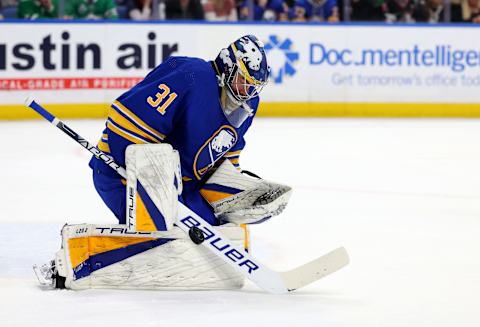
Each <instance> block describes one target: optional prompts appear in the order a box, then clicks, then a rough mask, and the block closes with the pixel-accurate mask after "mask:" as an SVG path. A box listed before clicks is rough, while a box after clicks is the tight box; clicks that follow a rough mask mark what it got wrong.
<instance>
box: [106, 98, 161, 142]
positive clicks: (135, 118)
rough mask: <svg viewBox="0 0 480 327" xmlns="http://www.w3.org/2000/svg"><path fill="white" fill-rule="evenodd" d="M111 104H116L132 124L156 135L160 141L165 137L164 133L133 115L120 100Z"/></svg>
mask: <svg viewBox="0 0 480 327" xmlns="http://www.w3.org/2000/svg"><path fill="white" fill-rule="evenodd" d="M113 105H114V106H116V109H118V110H120V111H121V112H122V113H123V114H124V115H126V116H128V118H130V120H131V121H132V122H133V123H134V124H136V125H138V126H140V127H141V128H143V129H144V130H146V131H148V132H149V133H151V134H153V135H154V136H156V137H158V138H159V139H160V141H163V140H164V139H165V135H164V134H162V133H160V132H158V131H156V130H155V129H153V128H152V127H150V126H148V125H147V124H146V123H145V122H144V121H143V120H141V119H140V118H138V117H137V115H135V114H134V113H133V112H132V111H130V110H129V109H128V108H127V107H125V106H124V105H123V104H121V103H120V102H118V101H115V102H114V103H113Z"/></svg>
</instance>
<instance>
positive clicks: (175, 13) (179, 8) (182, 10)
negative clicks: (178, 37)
mask: <svg viewBox="0 0 480 327" xmlns="http://www.w3.org/2000/svg"><path fill="white" fill-rule="evenodd" d="M165 15H166V18H167V19H204V18H205V14H204V12H203V6H202V2H201V1H200V0H165Z"/></svg>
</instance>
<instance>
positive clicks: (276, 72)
mask: <svg viewBox="0 0 480 327" xmlns="http://www.w3.org/2000/svg"><path fill="white" fill-rule="evenodd" d="M292 45H293V43H292V41H291V40H290V39H288V38H287V39H285V40H283V41H281V40H280V39H279V38H278V37H277V36H276V35H270V37H269V40H268V42H265V52H266V53H267V54H268V53H270V54H269V58H268V59H269V61H270V59H272V60H271V65H270V66H271V69H272V70H271V77H272V79H273V81H274V83H275V84H281V83H282V82H283V78H284V77H285V76H293V75H295V73H296V72H297V71H296V69H295V67H294V63H295V62H296V61H298V58H299V54H298V52H296V51H293V50H291V47H292Z"/></svg>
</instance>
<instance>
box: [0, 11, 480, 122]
mask: <svg viewBox="0 0 480 327" xmlns="http://www.w3.org/2000/svg"><path fill="white" fill-rule="evenodd" d="M250 33H254V34H256V35H257V36H258V37H259V38H260V39H261V40H262V41H263V42H264V43H265V44H266V49H267V50H268V54H267V55H268V58H269V60H270V65H271V67H272V78H271V80H270V84H269V86H268V87H267V88H265V91H264V93H263V94H262V103H261V107H260V110H259V115H260V116H333V117H348V116H350V117H362V116H367V117H427V116H428V117H478V116H480V92H478V91H477V90H478V87H479V86H480V74H479V70H480V48H479V47H478V45H477V44H476V43H475V42H472V41H474V40H477V39H478V38H479V36H480V29H479V28H478V27H477V26H476V25H475V24H472V25H465V24H457V25H456V24H436V25H429V24H418V23H417V24H415V25H413V24H412V25H410V24H404V25H398V24H397V25H384V24H363V23H340V24H318V23H297V24H289V23H280V22H276V23H255V24H254V23H208V22H198V21H197V22H194V21H187V22H182V23H172V22H170V21H168V22H164V21H162V22H148V21H147V22H129V21H116V22H111V21H109V22H105V21H102V22H92V21H71V22H68V21H35V22H31V21H19V20H9V21H0V119H30V118H37V117H36V115H35V114H34V113H33V112H31V111H28V110H25V109H24V107H23V101H24V99H25V98H26V97H27V96H28V95H34V96H35V97H36V98H37V99H38V101H39V102H41V103H43V104H44V105H45V106H46V107H48V108H49V109H50V110H51V111H52V112H54V113H55V114H56V115H58V116H60V117H62V118H95V117H104V116H106V110H107V108H108V106H109V104H110V103H111V101H112V100H114V99H115V98H116V97H117V96H118V95H120V94H121V93H122V92H123V91H125V90H127V89H128V88H130V87H131V86H133V85H135V84H136V83H137V82H138V81H139V80H141V79H142V78H143V76H145V75H146V74H147V73H148V71H149V70H151V69H152V68H153V67H155V66H156V65H158V64H159V63H160V62H161V61H162V60H164V59H165V58H166V57H168V56H169V55H184V56H198V57H201V58H204V59H206V60H210V59H212V58H214V57H215V56H216V55H217V53H218V51H219V49H220V48H222V47H225V46H227V45H228V42H230V41H231V40H234V39H236V38H237V37H238V36H240V35H244V34H250Z"/></svg>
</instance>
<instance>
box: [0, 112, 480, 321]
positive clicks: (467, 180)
mask: <svg viewBox="0 0 480 327" xmlns="http://www.w3.org/2000/svg"><path fill="white" fill-rule="evenodd" d="M68 124H69V125H70V126H71V127H72V128H74V129H75V130H77V131H78V132H79V133H80V134H81V135H82V136H84V137H85V138H87V139H89V140H91V141H92V142H96V141H97V140H98V139H99V137H100V134H101V131H102V129H103V122H102V121H98V120H91V121H89V120H85V121H82V120H76V121H69V122H68ZM0 149H1V155H0V158H1V159H0V167H1V169H0V180H1V184H0V185H1V189H0V197H1V201H0V203H1V206H2V210H1V214H0V326H1V327H7V326H8V327H10V326H22V327H23V326H49V327H60V326H61V327H66V326H175V327H177V326H189V327H191V326H199V325H200V326H222V327H230V326H242V327H244V326H272V327H273V326H275V327H276V326H328V327H330V326H333V327H336V326H348V327H352V326H365V327H367V326H368V327H371V326H388V327H391V326H398V327H400V326H401V327H405V326H410V327H412V326H415V327H416V326H435V327H447V326H479V325H480V314H479V313H478V310H479V309H480V300H479V294H480V255H479V254H478V251H479V250H480V121H479V120H427V119H425V120H385V119H380V120H367V119H358V120H355V119H352V120H338V119H309V120H306V119H257V121H256V122H255V123H254V124H253V126H252V128H251V130H250V132H249V134H248V135H247V147H246V149H245V151H244V152H243V153H242V157H241V165H242V167H244V168H245V169H249V170H252V171H254V172H255V173H257V174H259V175H260V176H263V177H264V178H267V179H271V180H275V181H279V182H284V183H287V184H290V185H292V186H293V187H294V194H293V196H292V199H291V203H290V204H289V207H288V208H287V209H286V211H285V213H284V214H283V215H282V216H280V217H277V218H275V219H273V220H271V221H268V222H266V223H265V224H263V225H258V226H253V227H252V234H253V235H252V237H253V251H252V253H253V254H254V255H255V256H256V257H257V258H258V259H260V260H262V261H264V262H265V263H266V264H268V265H269V266H270V267H272V268H274V269H279V270H283V269H289V268H293V267H294V266H296V265H299V264H301V263H303V262H305V261H307V260H310V259H313V258H314V257H317V256H319V255H322V254H324V253H325V252H328V251H330V250H331V249H333V248H335V247H337V246H341V245H343V246H345V247H346V248H347V250H348V251H349V254H350V257H351V263H350V265H349V266H348V267H346V268H344V269H343V270H341V271H339V272H337V273H335V274H333V275H331V276H328V277H326V278H325V279H323V280H321V281H318V282H317V283H315V284H312V285H310V286H307V287H305V288H304V289H301V290H298V291H297V292H294V293H292V294H288V295H284V296H274V295H268V294H265V293H263V292H262V291H260V290H259V289H258V288H256V287H255V286H254V285H252V284H247V286H246V287H245V289H244V290H242V291H235V292H228V291H222V292H159V291H151V292H148V291H113V290H88V291H81V292H73V291H44V290H42V289H40V288H39V287H38V286H37V282H36V279H35V277H34V275H33V271H32V269H31V266H32V264H33V263H41V262H44V261H46V260H48V259H50V258H51V257H52V255H53V253H54V252H55V251H56V250H57V249H58V248H59V245H60V237H59V231H60V228H61V226H62V225H63V224H64V223H65V222H69V223H84V222H88V223H112V222H115V220H114V217H113V216H112V215H111V214H110V212H109V211H108V210H107V209H106V207H104V205H103V203H102V202H101V200H100V198H99V197H98V196H97V194H96V193H95V190H94V189H93V186H92V183H91V176H90V175H91V172H90V169H89V168H88V167H87V162H88V160H89V154H88V153H87V152H86V151H85V150H84V149H82V148H81V147H80V146H78V145H77V144H76V143H75V142H74V141H72V140H71V139H69V138H68V137H67V136H65V135H63V134H62V133H61V132H60V131H58V130H57V129H56V128H54V127H53V126H50V125H48V123H47V122H45V121H41V120H39V121H32V122H2V123H0Z"/></svg>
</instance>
